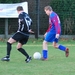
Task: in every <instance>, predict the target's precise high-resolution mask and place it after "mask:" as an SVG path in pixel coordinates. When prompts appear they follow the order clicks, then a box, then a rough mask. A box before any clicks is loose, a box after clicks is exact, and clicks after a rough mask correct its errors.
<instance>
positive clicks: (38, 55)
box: [33, 52, 41, 59]
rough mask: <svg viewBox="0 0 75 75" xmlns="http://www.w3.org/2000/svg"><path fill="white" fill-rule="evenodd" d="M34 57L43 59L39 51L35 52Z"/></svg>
mask: <svg viewBox="0 0 75 75" xmlns="http://www.w3.org/2000/svg"><path fill="white" fill-rule="evenodd" d="M33 58H34V59H41V54H40V53H39V52H35V53H34V54H33Z"/></svg>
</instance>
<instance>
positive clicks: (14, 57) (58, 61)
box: [0, 39, 75, 75]
mask: <svg viewBox="0 0 75 75" xmlns="http://www.w3.org/2000/svg"><path fill="white" fill-rule="evenodd" d="M42 41H43V40H41V39H39V40H35V39H29V41H28V43H27V44H26V45H24V46H23V48H24V49H25V50H26V51H27V52H28V53H29V55H31V56H32V57H33V54H34V52H36V51H39V52H40V53H42ZM59 43H60V44H63V45H65V46H67V47H69V49H70V55H69V57H67V58H66V57H65V53H64V52H63V51H60V50H58V49H55V48H53V47H52V45H51V44H48V52H49V53H48V60H47V61H41V60H35V59H33V58H32V61H31V62H30V63H26V62H25V57H24V56H23V55H22V54H21V53H20V52H18V51H17V49H16V43H15V44H13V45H12V51H11V57H10V62H3V61H0V75H74V74H75V41H74V40H60V42H59ZM5 55H6V42H4V41H3V42H2V41H1V42H0V59H1V58H2V57H4V56H5Z"/></svg>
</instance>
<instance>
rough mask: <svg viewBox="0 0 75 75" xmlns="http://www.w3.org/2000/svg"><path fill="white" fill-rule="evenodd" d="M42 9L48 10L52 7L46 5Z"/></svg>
mask: <svg viewBox="0 0 75 75" xmlns="http://www.w3.org/2000/svg"><path fill="white" fill-rule="evenodd" d="M44 10H50V11H52V10H53V9H52V7H51V6H49V5H48V6H45V7H44Z"/></svg>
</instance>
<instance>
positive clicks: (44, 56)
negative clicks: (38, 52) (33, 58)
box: [42, 40, 48, 60]
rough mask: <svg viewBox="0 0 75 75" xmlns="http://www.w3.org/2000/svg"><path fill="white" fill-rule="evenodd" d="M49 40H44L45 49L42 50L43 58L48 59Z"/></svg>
mask: <svg viewBox="0 0 75 75" xmlns="http://www.w3.org/2000/svg"><path fill="white" fill-rule="evenodd" d="M47 44H48V42H47V41H45V40H44V41H43V50H42V54H43V56H42V60H47V58H48V47H47Z"/></svg>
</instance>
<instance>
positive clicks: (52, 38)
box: [42, 6, 69, 60]
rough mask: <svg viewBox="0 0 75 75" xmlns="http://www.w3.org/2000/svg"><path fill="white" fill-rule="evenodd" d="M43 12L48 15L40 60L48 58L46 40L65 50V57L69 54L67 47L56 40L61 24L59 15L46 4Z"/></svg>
mask: <svg viewBox="0 0 75 75" xmlns="http://www.w3.org/2000/svg"><path fill="white" fill-rule="evenodd" d="M44 11H45V13H46V14H47V15H48V16H49V28H48V29H47V31H46V33H45V34H44V41H43V50H42V54H43V56H42V60H47V58H48V47H47V45H48V42H52V43H53V47H54V48H57V49H60V50H62V51H64V52H65V55H66V57H68V56H69V49H68V48H67V47H65V46H63V45H60V44H58V40H59V37H60V34H61V26H60V24H61V23H60V19H59V16H58V15H57V14H56V13H55V12H54V11H53V10H52V7H51V6H46V7H45V8H44Z"/></svg>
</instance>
